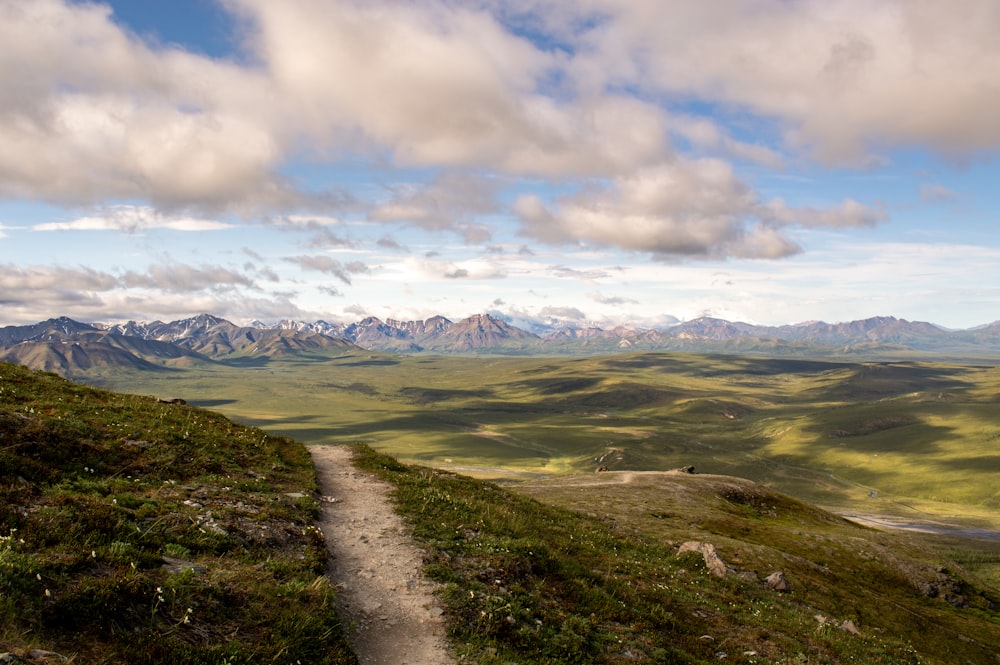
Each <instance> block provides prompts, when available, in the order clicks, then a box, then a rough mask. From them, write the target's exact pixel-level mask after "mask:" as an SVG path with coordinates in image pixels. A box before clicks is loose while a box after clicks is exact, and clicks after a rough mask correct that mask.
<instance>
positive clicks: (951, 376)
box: [89, 353, 1000, 518]
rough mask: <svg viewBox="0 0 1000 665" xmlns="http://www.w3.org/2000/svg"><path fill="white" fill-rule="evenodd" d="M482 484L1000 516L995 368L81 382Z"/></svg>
mask: <svg viewBox="0 0 1000 665" xmlns="http://www.w3.org/2000/svg"><path fill="white" fill-rule="evenodd" d="M89 378H90V380H97V381H100V382H103V383H104V384H105V385H108V386H110V387H113V388H115V389H121V390H127V391H131V392H139V393H151V394H155V395H157V396H161V397H174V396H179V397H183V398H185V399H187V400H189V401H190V402H191V403H193V404H198V405H202V406H206V407H209V408H212V409H215V410H218V411H221V412H222V413H225V414H226V415H229V416H231V417H234V418H237V419H239V420H241V421H243V422H247V423H250V424H253V425H258V426H262V427H264V428H266V429H268V430H270V431H274V432H278V433H282V434H288V435H291V436H294V437H295V438H297V439H299V440H302V441H305V442H309V443H356V442H361V443H367V444H370V445H371V446H372V447H374V448H376V449H377V450H380V451H382V452H386V453H389V454H391V455H394V456H396V457H398V458H400V459H402V460H407V461H412V462H419V463H422V464H429V465H434V466H439V467H448V468H453V469H457V470H460V471H462V472H463V473H470V474H472V475H478V476H480V477H495V478H508V479H514V478H526V477H534V476H538V475H551V474H561V473H566V472H574V471H592V470H594V469H595V468H596V467H598V466H606V467H607V468H609V469H611V470H615V469H639V470H662V469H670V468H675V467H679V466H685V465H694V466H695V467H696V469H697V470H699V471H705V472H711V473H719V474H727V475H734V476H741V477H746V478H750V479H753V480H756V481H759V482H764V483H768V484H771V485H773V486H775V487H777V488H780V489H782V490H784V491H787V492H789V493H791V494H793V495H795V496H798V497H801V498H804V499H807V500H810V501H813V502H817V503H819V504H821V505H826V506H834V507H844V508H851V509H855V510H858V509H861V510H864V511H865V512H875V513H880V512H900V511H904V512H905V511H917V512H914V513H913V514H920V511H923V512H926V513H929V514H938V515H942V514H949V515H965V516H980V517H982V518H991V517H995V516H996V515H997V513H998V512H1000V483H997V482H996V478H997V477H998V475H997V474H998V473H1000V451H998V443H1000V368H998V367H996V366H992V365H987V364H983V365H955V364H932V363H909V362H897V363H881V364H879V363H865V364H855V363H841V362H819V361H807V360H769V359H759V358H737V357H724V356H699V355H684V354H666V353H646V354H623V355H615V356H605V357H588V358H571V359H567V358H558V359H554V358H537V357H536V358H488V357H482V358H474V357H431V356H414V357H407V356H394V355H380V354H368V353H362V354H345V355H341V356H337V357H310V358H301V357H300V358H297V359H284V360H274V361H267V360H247V361H245V362H242V363H236V364H230V365H221V364H220V365H210V366H202V367H197V368H189V369H184V370H169V371H168V370H164V371H161V372H155V373H150V372H134V373H128V374H106V375H104V376H98V377H89Z"/></svg>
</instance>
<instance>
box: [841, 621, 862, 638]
mask: <svg viewBox="0 0 1000 665" xmlns="http://www.w3.org/2000/svg"><path fill="white" fill-rule="evenodd" d="M840 628H841V630H846V631H847V632H848V633H850V634H851V635H860V634H861V631H860V630H858V627H857V626H855V625H854V622H853V621H851V620H850V619H847V620H846V621H844V622H843V623H842V624H840Z"/></svg>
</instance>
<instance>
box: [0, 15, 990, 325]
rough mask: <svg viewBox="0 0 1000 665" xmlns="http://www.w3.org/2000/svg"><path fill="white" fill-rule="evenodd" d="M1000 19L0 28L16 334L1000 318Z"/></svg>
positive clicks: (81, 19) (448, 18)
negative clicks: (489, 319) (487, 321)
mask: <svg viewBox="0 0 1000 665" xmlns="http://www.w3.org/2000/svg"><path fill="white" fill-rule="evenodd" d="M998 34H1000V3H997V2H996V1H995V0H962V2H960V3H950V2H942V1H940V0H669V1H665V0H509V1H506V2H504V1H501V0H493V1H489V0H420V1H416V0H414V1H407V0H398V1H397V0H282V1H281V2H275V1H273V0H117V1H113V2H97V1H94V2H83V1H70V0H0V85H2V88H0V90H2V94H0V307H2V309H0V312H2V314H0V325H19V324H26V323H33V322H37V321H41V320H44V319H47V318H51V317H56V316H69V317H71V318H74V319H77V320H79V321H87V322H92V321H102V322H114V321H125V320H139V321H152V320H157V319H158V320H163V321H171V320H176V319H181V318H186V317H189V316H194V315H197V314H200V313H210V314H214V315H217V316H221V317H224V318H227V319H229V320H231V321H234V322H239V323H246V322H249V321H251V320H260V321H264V322H274V321H277V320H280V319H297V320H306V321H315V320H318V319H322V320H326V321H331V322H349V321H357V320H360V319H362V318H364V317H366V316H376V317H379V318H382V319H388V318H392V319H398V320H418V319H426V318H429V317H430V316H434V315H439V314H440V315H444V316H446V317H448V318H450V319H452V320H459V319H462V318H465V317H467V316H470V315H472V314H477V313H484V312H486V313H492V314H494V315H497V316H502V317H504V318H506V319H507V320H510V321H513V322H514V323H517V324H521V325H526V326H527V325H531V324H544V325H552V326H560V325H573V326H584V325H603V326H610V325H615V324H623V323H624V324H629V325H633V326H643V327H662V326H666V325H669V324H671V323H675V322H677V321H685V320H690V319H694V318H697V317H700V316H714V317H719V318H725V319H729V320H733V321H746V322H749V323H757V324H765V325H780V324H788V323H799V322H804V321H811V320H823V321H828V322H839V321H850V320H856V319H862V318H867V317H871V316H897V317H900V318H905V319H909V320H919V321H930V322H932V323H936V324H938V325H941V326H944V327H948V328H957V329H964V328H970V327H974V326H977V325H981V324H986V323H989V322H992V321H995V320H997V319H1000V232H998V228H1000V227H998V222H1000V196H998V194H997V193H996V192H997V185H998V184H1000V159H998V158H1000V122H998V121H997V113H998V112H1000V46H998V42H997V39H996V35H998Z"/></svg>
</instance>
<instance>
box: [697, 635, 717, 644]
mask: <svg viewBox="0 0 1000 665" xmlns="http://www.w3.org/2000/svg"><path fill="white" fill-rule="evenodd" d="M698 639H699V640H701V641H702V642H714V641H715V638H714V637H712V636H711V635H702V636H701V637H699V638H698Z"/></svg>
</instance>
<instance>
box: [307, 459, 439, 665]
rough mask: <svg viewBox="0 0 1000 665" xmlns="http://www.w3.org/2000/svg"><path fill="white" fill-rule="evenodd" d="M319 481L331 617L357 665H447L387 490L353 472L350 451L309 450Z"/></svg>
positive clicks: (432, 608) (419, 558)
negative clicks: (334, 598)
mask: <svg viewBox="0 0 1000 665" xmlns="http://www.w3.org/2000/svg"><path fill="white" fill-rule="evenodd" d="M309 452H310V454H311V455H312V458H313V463H314V464H315V466H316V474H317V478H318V480H319V486H320V492H321V494H322V497H321V508H322V510H321V514H320V523H319V527H320V529H321V530H322V532H323V535H324V536H325V537H326V542H327V549H328V550H329V554H330V562H329V565H328V570H327V574H328V576H329V577H330V580H331V581H332V582H333V584H334V585H335V586H336V587H337V589H338V612H339V613H340V618H341V621H343V623H344V626H345V629H346V630H345V632H346V633H347V638H348V640H349V641H350V642H351V645H352V646H353V647H354V650H355V653H356V654H357V656H358V661H359V662H360V663H361V665H453V664H454V663H455V658H454V656H452V655H451V654H450V653H449V651H448V647H447V643H446V640H445V625H444V618H443V616H442V615H443V610H442V609H441V605H440V602H439V601H438V599H437V598H436V597H435V595H434V584H433V583H432V582H431V581H429V580H428V579H427V578H426V577H424V575H423V572H422V568H423V553H422V552H421V551H420V550H419V549H418V548H417V547H416V546H414V545H413V544H412V542H411V541H410V540H409V539H408V537H407V534H406V529H405V527H404V524H403V521H402V520H401V519H400V517H399V516H398V515H397V514H396V513H395V512H393V509H392V506H391V504H390V502H389V498H388V494H389V491H390V486H389V485H388V484H387V483H385V482H383V481H381V480H378V479H377V478H374V477H373V476H371V475H369V474H366V473H363V472H361V471H358V470H357V469H356V468H355V467H354V466H353V464H352V463H351V457H352V453H351V450H350V448H347V447H344V446H310V447H309Z"/></svg>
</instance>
